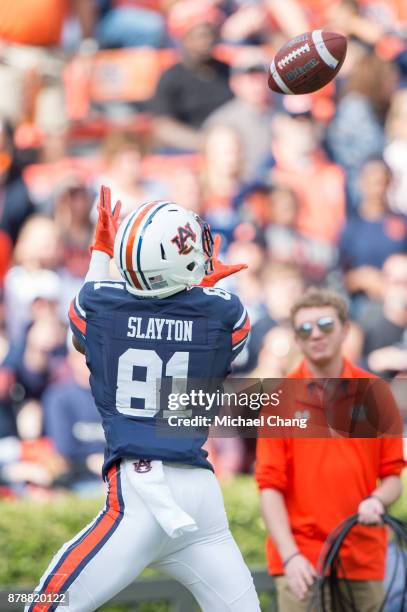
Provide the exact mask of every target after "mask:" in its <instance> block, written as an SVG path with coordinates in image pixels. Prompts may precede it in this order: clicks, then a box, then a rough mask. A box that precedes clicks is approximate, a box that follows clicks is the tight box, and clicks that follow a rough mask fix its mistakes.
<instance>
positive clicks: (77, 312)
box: [69, 186, 121, 354]
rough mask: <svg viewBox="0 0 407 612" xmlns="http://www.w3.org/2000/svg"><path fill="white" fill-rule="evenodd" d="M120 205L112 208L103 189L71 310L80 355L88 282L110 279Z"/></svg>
mask: <svg viewBox="0 0 407 612" xmlns="http://www.w3.org/2000/svg"><path fill="white" fill-rule="evenodd" d="M120 207H121V203H120V202H117V204H116V206H115V208H114V210H113V211H112V208H111V194H110V189H109V188H108V187H104V186H102V187H101V190H100V196H99V203H98V221H97V224H96V229H95V238H94V241H93V244H92V245H91V247H90V249H91V253H92V255H91V259H90V264H89V269H88V272H87V274H86V277H85V284H84V286H83V287H82V289H81V291H80V292H79V294H78V295H77V296H76V297H75V298H74V299H73V300H72V302H71V305H70V307H69V323H70V326H71V329H72V333H73V345H74V347H75V348H76V350H78V351H79V352H80V353H83V354H84V353H85V349H86V283H88V282H92V281H98V280H105V279H108V278H109V262H110V259H111V258H112V257H113V251H114V240H115V237H116V233H117V229H118V219H119V214H120Z"/></svg>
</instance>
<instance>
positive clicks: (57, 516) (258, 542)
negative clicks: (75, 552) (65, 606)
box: [0, 477, 265, 586]
mask: <svg viewBox="0 0 407 612" xmlns="http://www.w3.org/2000/svg"><path fill="white" fill-rule="evenodd" d="M223 489H224V495H225V501H226V507H227V512H228V516H229V521H230V525H231V528H232V531H233V533H234V535H235V538H236V540H237V542H238V544H239V546H240V549H241V550H242V553H243V555H244V557H245V559H246V561H247V563H248V564H249V565H257V566H264V563H265V560H264V538H265V531H264V527H263V525H262V521H261V518H260V515H259V507H258V494H257V490H256V487H255V485H254V483H253V481H252V479H251V478H243V477H242V478H237V479H234V480H233V481H231V482H230V483H228V484H226V485H225V486H224V488H223ZM102 507H103V500H81V499H78V498H77V497H70V496H69V497H63V498H62V499H58V500H55V501H53V502H52V503H46V504H39V503H35V502H26V501H18V502H9V501H3V502H1V503H0V585H2V586H4V585H21V586H24V585H33V584H36V583H37V581H38V579H39V577H40V576H41V574H42V572H43V571H44V569H45V568H46V567H47V565H48V564H49V562H50V560H51V558H52V556H53V555H54V554H55V553H56V552H57V551H58V549H59V547H60V546H61V544H63V543H64V542H66V541H67V540H69V539H70V538H72V537H73V536H74V535H75V534H76V533H77V532H78V531H80V530H81V529H83V527H84V526H85V525H86V524H87V523H89V522H90V521H91V520H92V519H93V518H94V517H95V515H96V514H97V513H98V512H99V511H100V510H101V509H102Z"/></svg>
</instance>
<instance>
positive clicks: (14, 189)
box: [0, 120, 34, 244]
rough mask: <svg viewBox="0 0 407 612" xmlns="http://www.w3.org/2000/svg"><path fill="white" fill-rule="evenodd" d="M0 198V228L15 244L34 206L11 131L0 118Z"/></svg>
mask: <svg viewBox="0 0 407 612" xmlns="http://www.w3.org/2000/svg"><path fill="white" fill-rule="evenodd" d="M0 200H1V202H2V204H1V209H0V230H1V231H2V232H5V233H6V234H7V236H8V237H9V238H10V240H11V242H12V244H15V242H16V240H17V235H18V232H19V231H20V228H21V226H22V225H23V223H24V221H25V220H26V219H27V217H29V215H31V214H32V213H33V212H34V207H33V205H32V203H31V201H30V197H29V194H28V189H27V186H26V184H25V181H24V178H23V176H22V168H21V166H20V165H19V163H18V162H17V160H16V156H15V150H14V145H13V132H12V130H11V128H10V125H9V124H8V123H7V122H6V121H4V120H3V121H1V120H0Z"/></svg>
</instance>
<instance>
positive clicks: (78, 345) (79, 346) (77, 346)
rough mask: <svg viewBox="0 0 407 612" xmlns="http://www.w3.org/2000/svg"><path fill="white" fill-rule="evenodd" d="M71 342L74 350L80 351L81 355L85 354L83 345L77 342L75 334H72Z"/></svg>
mask: <svg viewBox="0 0 407 612" xmlns="http://www.w3.org/2000/svg"><path fill="white" fill-rule="evenodd" d="M72 344H73V345H74V347H75V348H76V350H77V351H79V353H82V355H84V354H85V352H86V351H85V347H84V346H83V345H82V344H81V343H80V342H79V340H78V339H77V337H76V336H72Z"/></svg>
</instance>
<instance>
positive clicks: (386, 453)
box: [379, 438, 406, 478]
mask: <svg viewBox="0 0 407 612" xmlns="http://www.w3.org/2000/svg"><path fill="white" fill-rule="evenodd" d="M380 442H381V448H380V466H379V478H386V476H400V474H401V472H402V470H403V468H404V467H405V465H406V462H405V461H404V456H403V439H402V438H382V439H381V440H380Z"/></svg>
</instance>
